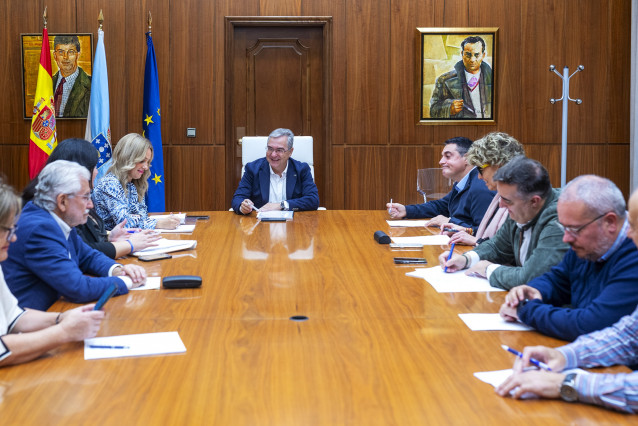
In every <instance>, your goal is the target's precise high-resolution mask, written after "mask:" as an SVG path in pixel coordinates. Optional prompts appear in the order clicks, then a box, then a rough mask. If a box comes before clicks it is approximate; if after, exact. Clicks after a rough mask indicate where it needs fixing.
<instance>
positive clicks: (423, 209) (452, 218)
mask: <svg viewBox="0 0 638 426" xmlns="http://www.w3.org/2000/svg"><path fill="white" fill-rule="evenodd" d="M470 146H472V140H470V139H468V138H464V137H456V138H452V139H448V140H446V141H445V146H444V147H443V152H442V153H441V160H440V161H439V165H441V173H442V174H443V176H444V177H446V178H448V179H451V180H452V181H453V182H454V187H453V188H452V191H450V192H449V193H448V194H447V195H446V196H445V197H443V198H441V199H440V200H435V201H428V202H427V203H423V204H412V205H409V206H404V205H402V204H399V203H388V204H387V205H386V207H387V209H388V212H389V213H390V216H391V217H392V218H394V219H400V218H406V219H417V218H424V217H427V218H432V219H431V220H430V221H429V222H428V224H427V226H440V225H443V224H444V223H448V222H452V223H455V224H457V225H461V226H464V227H466V228H468V233H469V234H473V233H474V232H476V230H477V229H478V226H479V225H480V223H481V220H483V216H484V215H485V211H486V210H487V208H488V206H489V205H490V203H491V202H492V198H494V194H495V193H494V192H493V191H490V190H489V189H487V186H486V185H485V182H484V181H483V180H482V179H480V178H479V176H478V175H479V173H478V170H477V169H476V168H475V167H473V166H471V165H470V164H468V162H467V161H465V154H467V151H468V150H469V149H470Z"/></svg>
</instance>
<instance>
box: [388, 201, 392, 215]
mask: <svg viewBox="0 0 638 426" xmlns="http://www.w3.org/2000/svg"><path fill="white" fill-rule="evenodd" d="M388 214H392V198H390V207H388Z"/></svg>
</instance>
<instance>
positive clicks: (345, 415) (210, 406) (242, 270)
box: [0, 210, 635, 425]
mask: <svg viewBox="0 0 638 426" xmlns="http://www.w3.org/2000/svg"><path fill="white" fill-rule="evenodd" d="M198 214H208V215H209V216H210V218H209V219H208V220H200V221H197V225H196V228H195V231H194V232H193V234H179V235H170V236H168V237H167V238H175V239H196V240H197V241H198V244H197V247H196V248H195V249H192V250H187V251H183V252H179V253H173V254H174V255H175V256H174V257H173V258H172V259H167V260H161V261H155V262H150V263H143V262H139V261H138V260H137V259H136V258H128V259H124V260H123V261H122V262H123V263H131V262H132V263H138V264H140V265H143V266H145V267H146V268H147V272H148V274H149V275H150V276H162V277H165V276H169V275H183V274H188V275H199V276H201V277H202V280H203V282H202V286H201V288H196V289H164V288H162V289H159V290H146V291H132V292H130V293H129V294H126V295H122V296H118V297H114V298H113V299H111V300H110V301H109V302H108V303H107V305H106V306H105V311H106V317H105V320H104V321H103V323H102V326H101V329H100V331H99V334H98V336H117V335H127V334H138V333H154V332H166V331H177V332H178V333H179V336H180V337H181V339H182V341H183V342H184V345H185V346H186V349H187V350H186V352H185V353H180V354H173V355H162V356H145V357H129V358H114V359H100V360H85V359H84V345H83V343H82V342H77V343H70V344H66V345H64V346H62V347H60V348H58V349H56V350H53V351H51V352H50V353H48V354H47V355H45V356H44V357H41V358H40V359H38V360H35V361H33V362H30V363H27V364H23V365H18V366H12V367H7V368H2V369H0V411H1V412H2V414H1V415H2V423H3V424H19V425H31V424H65V425H75V424H88V423H92V424H99V425H129V424H130V425H133V424H135V425H145V424H151V425H164V424H167V425H168V424H170V425H175V424H180V425H181V424H198V425H199V424H211V425H231V424H232V425H344V424H348V425H355V424H356V425H425V424H472V425H474V424H490V425H492V424H494V425H496V424H508V425H509V424H539V425H541V424H542V425H548V424H565V423H574V424H585V423H587V424H591V423H596V424H628V423H634V424H635V418H634V417H633V416H628V415H624V414H619V413H616V412H613V411H610V410H606V409H603V408H600V407H595V406H590V405H585V404H579V403H575V404H570V403H566V402H563V401H560V400H552V401H549V400H524V401H521V400H513V399H511V398H502V397H500V396H498V395H497V394H496V393H495V392H494V390H493V387H492V386H491V385H489V384H486V383H484V382H482V381H480V380H478V379H477V378H475V377H474V376H473V373H475V372H479V371H493V370H502V369H507V368H511V366H512V364H513V361H514V356H513V355H511V354H509V353H508V352H505V351H504V350H503V349H502V348H501V344H505V345H508V346H511V347H514V348H518V349H522V348H523V347H524V346H526V345H536V344H543V345H548V346H558V345H560V344H562V343H564V342H561V341H559V340H556V339H553V338H549V337H546V336H542V335H541V334H539V333H537V332H535V331H524V332H523V331H471V330H470V329H469V328H468V327H467V326H466V325H465V324H464V323H463V322H462V321H461V319H460V318H459V316H458V314H460V313H494V312H498V309H499V307H500V305H501V303H502V302H503V300H504V297H505V294H506V293H505V292H498V291H494V292H471V293H437V292H436V291H435V290H434V289H433V288H432V286H431V285H430V284H429V283H428V282H426V281H425V280H423V279H420V278H412V277H409V276H406V275H405V274H406V272H409V271H412V270H414V267H413V266H407V267H406V266H397V265H394V263H393V257H396V256H403V257H405V256H408V257H421V256H423V257H425V258H426V259H427V261H428V263H429V265H427V266H431V267H436V266H437V265H438V260H437V258H438V255H439V254H440V253H441V252H442V251H443V250H445V249H447V246H426V247H425V248H424V249H423V250H418V251H402V250H393V249H391V248H390V247H389V246H388V245H386V244H378V243H377V242H376V241H375V240H374V238H373V234H374V231H377V230H381V231H384V232H386V233H387V234H389V235H391V236H412V235H424V234H428V233H431V232H434V231H432V230H428V229H424V228H390V227H389V226H388V224H387V223H386V219H388V217H387V213H386V212H383V211H336V210H335V211H330V210H328V211H315V212H296V213H295V214H294V219H293V220H292V221H288V222H285V223H279V222H261V221H258V220H257V219H256V217H255V214H254V213H253V214H252V215H251V216H239V215H236V214H234V213H232V212H228V211H226V212H198ZM457 249H458V250H459V251H462V250H464V249H462V248H461V247H457ZM75 306H77V305H74V304H71V303H68V302H64V301H59V302H57V303H56V304H55V305H54V306H53V307H52V308H51V309H50V310H51V311H60V310H67V309H70V308H72V307H75ZM599 371H610V372H624V371H629V370H628V369H627V368H626V367H613V368H608V369H600V370H599Z"/></svg>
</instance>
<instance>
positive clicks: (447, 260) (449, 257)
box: [443, 243, 455, 272]
mask: <svg viewBox="0 0 638 426" xmlns="http://www.w3.org/2000/svg"><path fill="white" fill-rule="evenodd" d="M454 244H455V243H452V245H451V246H450V254H448V255H447V259H446V260H445V263H448V262H449V261H450V259H452V254H454ZM443 272H447V266H446V267H445V268H443Z"/></svg>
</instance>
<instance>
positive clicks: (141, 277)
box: [113, 264, 146, 288]
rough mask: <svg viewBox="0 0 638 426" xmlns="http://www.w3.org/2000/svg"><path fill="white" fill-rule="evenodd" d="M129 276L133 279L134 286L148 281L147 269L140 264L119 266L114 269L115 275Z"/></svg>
mask: <svg viewBox="0 0 638 426" xmlns="http://www.w3.org/2000/svg"><path fill="white" fill-rule="evenodd" d="M124 275H125V276H128V277H129V278H131V281H133V288H135V287H139V286H141V285H144V284H145V283H146V270H145V269H144V268H142V267H141V266H138V265H133V264H131V265H123V266H118V267H117V268H115V269H114V270H113V276H124Z"/></svg>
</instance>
